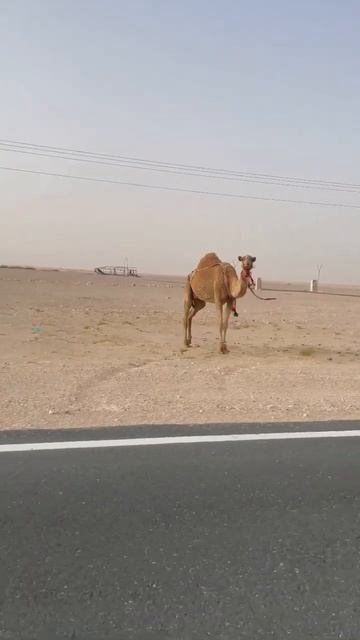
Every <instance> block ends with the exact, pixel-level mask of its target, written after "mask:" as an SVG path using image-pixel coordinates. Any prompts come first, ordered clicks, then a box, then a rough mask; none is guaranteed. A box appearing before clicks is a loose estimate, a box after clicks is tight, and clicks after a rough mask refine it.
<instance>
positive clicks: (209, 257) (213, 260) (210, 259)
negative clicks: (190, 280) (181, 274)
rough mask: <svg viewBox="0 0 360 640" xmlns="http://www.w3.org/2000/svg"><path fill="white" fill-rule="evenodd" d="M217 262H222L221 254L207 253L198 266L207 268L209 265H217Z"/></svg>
mask: <svg viewBox="0 0 360 640" xmlns="http://www.w3.org/2000/svg"><path fill="white" fill-rule="evenodd" d="M217 264H221V260H220V258H219V256H217V255H216V253H207V254H206V255H205V256H203V257H202V258H201V260H200V262H199V264H198V266H197V268H198V269H206V268H207V267H215V265H217Z"/></svg>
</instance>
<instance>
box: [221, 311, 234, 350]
mask: <svg viewBox="0 0 360 640" xmlns="http://www.w3.org/2000/svg"><path fill="white" fill-rule="evenodd" d="M232 309H233V302H232V300H230V302H227V303H226V308H225V314H224V319H223V341H224V351H223V352H222V353H229V349H228V348H227V344H226V334H227V330H228V326H229V318H230V314H231V312H232Z"/></svg>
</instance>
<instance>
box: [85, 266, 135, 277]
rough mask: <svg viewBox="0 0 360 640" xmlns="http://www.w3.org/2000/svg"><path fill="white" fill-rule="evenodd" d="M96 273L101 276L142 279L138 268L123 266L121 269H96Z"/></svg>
mask: <svg viewBox="0 0 360 640" xmlns="http://www.w3.org/2000/svg"><path fill="white" fill-rule="evenodd" d="M95 273H99V274H100V275H101V276H126V277H132V278H140V276H139V274H138V270H137V268H136V267H128V265H122V266H120V267H95Z"/></svg>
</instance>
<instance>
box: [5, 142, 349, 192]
mask: <svg viewBox="0 0 360 640" xmlns="http://www.w3.org/2000/svg"><path fill="white" fill-rule="evenodd" d="M1 145H2V143H1V141H0V151H5V152H9V153H20V154H22V155H30V156H36V157H41V158H54V159H60V160H70V161H75V162H84V163H87V164H97V165H105V166H111V167H122V168H128V169H136V170H140V171H143V170H144V171H156V172H160V173H167V174H171V175H180V176H192V177H197V178H199V177H200V178H208V179H215V180H230V181H233V182H244V183H251V184H267V185H271V186H275V187H288V188H296V189H311V190H320V191H338V192H339V191H340V192H345V193H355V194H359V193H360V191H358V190H356V189H349V188H338V187H331V186H329V187H325V186H321V185H314V186H312V185H303V184H296V183H295V184H292V183H289V182H283V181H278V182H274V181H272V180H255V179H252V178H240V177H236V176H227V175H224V176H222V175H218V174H211V173H202V172H197V173H194V172H191V171H180V170H172V169H166V168H162V167H152V166H147V165H145V166H143V165H141V164H138V165H135V164H127V163H126V162H119V161H115V162H111V161H104V160H95V159H92V158H88V157H86V156H85V157H78V156H76V155H70V152H65V153H67V154H68V155H62V154H60V152H59V153H58V152H51V153H42V152H38V151H28V150H25V149H17V148H15V147H14V148H13V147H10V145H9V147H6V148H2V147H1ZM74 153H75V152H74ZM359 189H360V186H359Z"/></svg>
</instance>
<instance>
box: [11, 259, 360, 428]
mask: <svg viewBox="0 0 360 640" xmlns="http://www.w3.org/2000/svg"><path fill="white" fill-rule="evenodd" d="M190 266H191V265H190ZM276 295H277V296H278V299H277V300H276V301H275V302H260V301H257V300H256V299H255V298H253V297H252V296H251V295H250V294H249V293H248V294H247V295H246V297H245V298H244V299H243V300H241V301H238V311H239V314H240V315H239V318H238V319H233V318H232V319H231V321H230V330H229V336H228V339H229V347H230V349H231V353H230V354H229V355H225V356H224V355H221V354H219V353H218V342H217V326H216V316H215V309H214V307H213V306H212V305H209V306H208V307H207V308H206V309H205V310H204V311H203V312H202V313H201V314H199V316H197V318H196V320H195V321H194V331H193V333H194V347H192V348H191V349H189V350H184V349H183V334H182V299H183V290H182V280H181V278H178V279H177V278H166V277H162V278H156V277H150V276H148V277H142V278H139V279H130V278H120V277H110V276H99V275H96V274H94V273H85V272H75V271H73V272H71V271H58V272H57V271H40V270H23V269H0V308H1V313H0V426H1V428H2V429H8V428H14V427H21V428H30V427H44V428H45V427H74V426H100V425H104V426H105V425H106V426H110V425H134V424H149V423H158V424H163V423H179V424H184V423H186V424H194V423H210V422H211V423H216V422H228V423H231V422H238V421H244V422H252V421H258V420H261V421H287V420H301V421H303V420H304V421H306V420H312V419H316V420H318V419H319V420H329V419H334V418H341V419H347V418H358V417H359V416H360V321H359V318H360V297H359V298H355V297H338V296H327V295H313V294H305V293H289V292H279V293H277V294H276Z"/></svg>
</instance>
